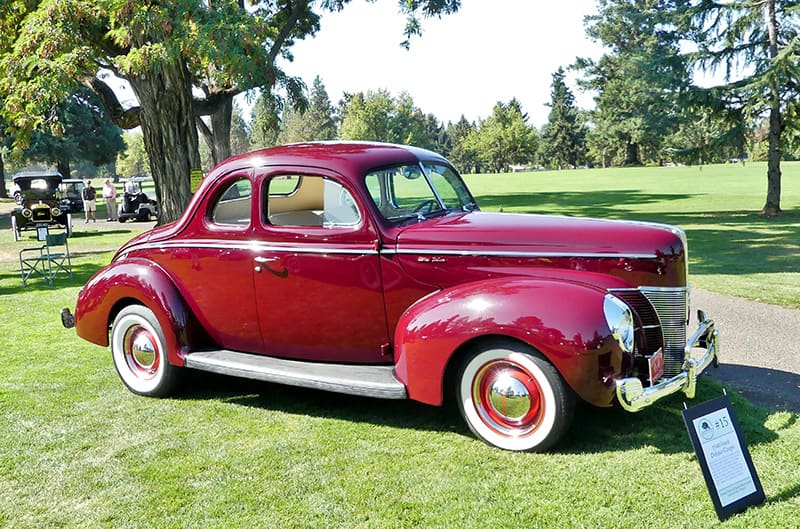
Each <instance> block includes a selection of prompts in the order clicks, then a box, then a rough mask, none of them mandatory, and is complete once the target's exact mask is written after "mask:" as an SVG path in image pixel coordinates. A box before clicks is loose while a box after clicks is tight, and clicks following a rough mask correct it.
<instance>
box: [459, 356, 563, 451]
mask: <svg viewBox="0 0 800 529" xmlns="http://www.w3.org/2000/svg"><path fill="white" fill-rule="evenodd" d="M456 397H457V400H458V407H459V410H460V411H461V415H462V416H463V417H464V420H465V421H466V423H467V426H469V428H470V430H472V432H473V433H474V434H475V435H476V436H477V437H478V438H480V439H481V440H483V441H484V442H486V443H488V444H490V445H492V446H496V447H498V448H502V449H505V450H514V451H537V452H538V451H543V450H547V449H548V448H550V447H551V446H553V445H554V444H555V443H556V442H558V441H559V440H560V439H561V438H562V437H563V436H564V434H565V433H566V432H567V431H568V430H569V427H570V425H571V424H572V419H573V416H574V413H575V395H574V393H573V392H572V390H571V389H570V388H569V387H568V386H567V384H566V383H565V382H564V380H563V379H562V378H561V375H560V374H559V373H558V371H557V370H556V369H555V367H553V365H552V364H551V363H550V362H549V361H548V360H547V359H546V358H545V357H544V356H542V355H541V354H540V353H538V352H537V351H535V350H533V349H531V348H530V347H527V346H525V345H524V344H520V343H517V342H513V341H497V342H495V343H493V344H490V345H489V346H488V347H484V348H482V349H480V350H477V351H474V352H473V353H472V354H471V355H470V356H468V357H467V358H466V360H465V362H464V363H463V364H462V367H461V369H460V370H459V374H458V378H457V381H456Z"/></svg>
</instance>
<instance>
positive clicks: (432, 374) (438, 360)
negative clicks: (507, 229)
mask: <svg viewBox="0 0 800 529" xmlns="http://www.w3.org/2000/svg"><path fill="white" fill-rule="evenodd" d="M605 294H606V292H605V291H604V290H602V289H599V288H595V287H592V286H589V285H586V284H582V283H575V282H568V281H562V280H557V279H534V278H519V277H517V278H511V279H509V278H496V279H489V280H485V281H478V282H474V283H467V284H463V285H459V286H456V287H453V288H449V289H446V290H442V291H440V292H436V293H434V294H431V295H429V296H427V297H425V298H423V299H421V300H420V301H418V302H417V303H415V304H414V305H412V306H411V307H410V308H409V309H408V310H407V311H406V312H405V313H404V314H403V316H402V317H401V318H400V320H399V322H398V326H397V329H396V331H395V344H394V347H395V355H396V356H395V363H396V374H397V377H398V378H399V379H400V380H401V381H402V382H403V383H404V384H405V385H406V387H407V390H408V395H409V397H410V398H412V399H415V400H418V401H421V402H425V403H428V404H433V405H439V404H441V403H442V400H443V391H444V388H443V381H444V378H445V372H446V370H447V368H448V364H449V363H450V362H451V360H454V361H460V359H459V358H456V357H454V355H456V354H457V353H458V352H459V351H460V350H463V347H464V346H465V345H468V344H469V343H471V342H473V341H475V340H476V339H480V338H485V337H488V338H491V337H492V336H504V337H511V338H514V339H516V340H519V341H521V342H524V343H526V344H528V345H530V346H531V347H533V348H534V349H536V350H537V351H539V352H541V353H542V354H543V355H544V356H545V357H546V358H547V359H548V360H549V361H550V362H551V363H552V364H553V365H554V366H555V367H556V369H558V371H559V372H560V373H561V376H563V377H564V380H565V381H566V382H567V384H569V386H570V387H571V388H572V389H573V390H574V391H575V392H576V393H577V394H578V395H579V396H580V397H581V398H583V399H584V400H586V401H588V402H590V403H592V404H595V405H598V406H608V405H610V404H611V403H612V401H613V398H614V386H613V377H612V375H616V374H618V373H619V372H620V371H621V370H622V366H623V353H622V351H621V350H620V349H619V347H618V346H617V345H616V343H615V342H614V340H613V338H611V336H610V331H609V329H608V325H607V323H606V321H605V317H604V315H603V298H604V296H605Z"/></svg>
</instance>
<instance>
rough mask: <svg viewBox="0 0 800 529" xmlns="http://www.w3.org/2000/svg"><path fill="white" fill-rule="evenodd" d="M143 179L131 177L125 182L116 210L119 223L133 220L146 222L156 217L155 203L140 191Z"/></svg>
mask: <svg viewBox="0 0 800 529" xmlns="http://www.w3.org/2000/svg"><path fill="white" fill-rule="evenodd" d="M143 180H144V179H143V178H139V177H131V178H129V179H128V181H127V182H125V186H124V192H123V193H122V203H121V204H120V205H119V209H118V210H117V216H118V217H119V221H120V222H125V221H126V220H129V219H133V220H139V221H144V222H147V221H149V220H152V219H153V218H155V217H157V216H158V210H157V208H156V201H155V200H152V199H150V198H149V197H148V196H147V195H146V194H145V193H144V191H142V184H141V183H142V181H143Z"/></svg>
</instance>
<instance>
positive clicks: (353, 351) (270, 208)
mask: <svg viewBox="0 0 800 529" xmlns="http://www.w3.org/2000/svg"><path fill="white" fill-rule="evenodd" d="M260 188H261V191H260V197H261V223H260V225H259V227H258V229H259V230H260V233H259V234H258V240H259V243H258V246H257V248H255V249H254V254H253V270H254V285H255V293H256V304H257V306H258V317H259V322H260V325H261V336H262V339H263V341H264V350H265V352H266V353H267V354H269V355H275V356H281V357H286V358H294V359H300V360H309V361H321V362H337V363H339V362H343V363H389V362H391V358H390V357H389V356H387V351H388V343H389V338H388V331H387V328H386V316H385V310H384V300H383V289H382V284H381V275H380V268H379V266H380V265H379V257H378V251H377V233H376V231H375V229H374V227H373V226H372V224H371V222H370V220H369V218H368V217H367V216H366V214H365V211H364V208H363V205H362V204H360V203H359V202H358V201H357V199H356V195H355V193H353V192H352V190H351V189H348V187H347V185H346V183H345V182H343V181H340V180H339V179H338V178H337V175H335V174H332V173H325V172H323V171H315V172H309V171H308V169H300V170H291V169H288V168H285V169H281V170H272V171H269V172H265V173H264V174H263V175H262V178H261V184H260Z"/></svg>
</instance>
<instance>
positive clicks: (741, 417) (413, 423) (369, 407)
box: [177, 371, 777, 454]
mask: <svg viewBox="0 0 800 529" xmlns="http://www.w3.org/2000/svg"><path fill="white" fill-rule="evenodd" d="M187 375H188V377H189V380H187V384H186V386H185V389H184V390H183V391H182V392H181V393H180V394H179V395H178V396H177V398H180V399H189V400H191V399H198V400H220V401H224V402H228V403H233V404H238V405H241V406H248V407H253V408H259V409H265V410H276V411H280V412H283V413H290V414H297V415H307V416H312V417H323V418H333V419H341V420H346V421H350V422H357V423H367V424H373V425H380V426H390V427H396V428H406V429H411V430H421V431H431V432H448V433H454V434H458V435H461V436H465V437H473V435H472V433H471V432H470V431H469V429H468V428H467V426H466V425H465V424H464V422H463V420H462V419H461V417H460V415H459V413H458V411H457V409H456V407H455V406H453V405H450V406H445V407H435V406H428V405H424V404H421V403H418V402H414V401H410V400H383V399H372V398H367V397H357V396H351V395H344V394H338V393H330V392H325V391H319V390H314V389H306V388H298V387H292V386H283V385H280V384H270V383H266V382H258V381H253V380H243V379H238V378H233V377H227V376H223V375H214V374H211V373H204V372H198V371H190V372H188V373H187ZM728 393H729V394H730V395H731V400H732V401H733V407H734V411H735V413H736V416H737V419H738V421H739V423H740V426H741V428H742V433H743V435H744V437H745V439H746V441H747V442H748V443H749V444H751V445H752V444H759V443H768V442H770V441H773V440H774V439H776V438H777V434H776V433H775V432H773V431H771V430H769V429H767V428H766V427H765V426H764V423H765V421H766V419H767V417H768V416H769V414H770V411H769V410H767V409H764V408H760V407H758V406H755V405H753V404H751V403H749V402H748V401H747V400H746V399H744V398H743V397H741V396H739V395H737V394H736V393H734V392H732V391H730V390H729V391H728ZM721 394H722V386H720V385H719V384H717V383H716V382H713V381H711V380H705V379H704V381H703V382H702V383H701V384H700V387H699V388H698V393H697V396H696V398H695V399H694V400H686V399H682V398H681V397H680V396H673V397H671V398H668V399H666V400H665V401H662V402H661V403H659V404H657V405H655V406H653V407H651V408H649V409H647V410H645V411H642V412H640V413H635V414H632V413H629V412H626V411H624V410H622V409H620V408H595V407H592V406H589V405H579V406H578V410H577V415H576V417H575V421H574V423H573V425H572V428H571V429H570V431H569V433H568V434H567V435H566V437H565V438H564V439H563V440H562V442H561V443H560V444H558V445H557V446H556V447H555V448H554V449H552V450H551V451H552V452H554V453H564V454H591V453H603V452H622V451H627V450H636V449H639V448H642V447H646V446H652V447H654V448H655V449H657V450H658V451H659V452H661V453H665V454H673V453H691V452H693V448H692V445H691V443H690V441H689V436H688V434H687V432H686V427H685V425H684V422H683V417H682V415H681V411H682V410H683V402H684V400H686V403H687V405H688V406H689V407H691V406H695V405H697V404H700V403H701V402H704V401H706V400H710V399H712V398H715V397H718V396H719V395H721ZM476 441H477V440H476Z"/></svg>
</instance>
